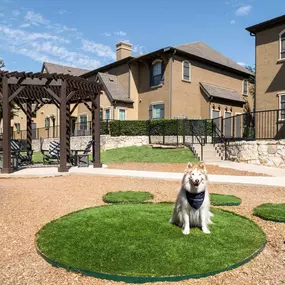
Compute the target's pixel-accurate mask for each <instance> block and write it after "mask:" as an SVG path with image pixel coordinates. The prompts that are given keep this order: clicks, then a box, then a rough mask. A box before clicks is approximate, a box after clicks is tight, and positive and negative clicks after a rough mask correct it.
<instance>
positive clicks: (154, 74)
mask: <svg viewBox="0 0 285 285" xmlns="http://www.w3.org/2000/svg"><path fill="white" fill-rule="evenodd" d="M162 69H163V64H162V61H161V60H159V61H157V60H156V61H154V62H153V63H152V67H151V84H150V85H151V86H157V85H160V84H162V83H163V71H162Z"/></svg>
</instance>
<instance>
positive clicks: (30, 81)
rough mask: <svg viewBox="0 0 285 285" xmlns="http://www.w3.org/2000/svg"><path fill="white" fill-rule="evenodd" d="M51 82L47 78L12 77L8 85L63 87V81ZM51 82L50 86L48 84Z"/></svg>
mask: <svg viewBox="0 0 285 285" xmlns="http://www.w3.org/2000/svg"><path fill="white" fill-rule="evenodd" d="M49 81H50V80H49V79H47V78H42V79H40V78H30V77H27V78H24V79H23V78H22V77H20V78H17V77H10V78H8V84H9V85H14V84H15V85H19V84H21V85H32V86H58V87H60V86H61V79H59V80H54V79H53V80H52V81H51V82H49ZM48 82H49V84H47V83H48Z"/></svg>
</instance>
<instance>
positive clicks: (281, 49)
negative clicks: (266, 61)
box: [279, 30, 285, 59]
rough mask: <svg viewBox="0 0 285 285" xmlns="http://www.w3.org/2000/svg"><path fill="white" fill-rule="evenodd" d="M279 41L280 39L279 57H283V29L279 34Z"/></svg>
mask: <svg viewBox="0 0 285 285" xmlns="http://www.w3.org/2000/svg"><path fill="white" fill-rule="evenodd" d="M279 41H280V58H279V59H283V58H285V30H283V31H282V32H281V33H280V34H279Z"/></svg>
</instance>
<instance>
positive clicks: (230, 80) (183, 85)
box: [172, 56, 250, 119]
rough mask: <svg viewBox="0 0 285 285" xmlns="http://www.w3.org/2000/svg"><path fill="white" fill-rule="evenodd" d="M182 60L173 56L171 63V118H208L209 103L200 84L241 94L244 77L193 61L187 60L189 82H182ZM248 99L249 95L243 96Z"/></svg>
mask: <svg viewBox="0 0 285 285" xmlns="http://www.w3.org/2000/svg"><path fill="white" fill-rule="evenodd" d="M183 60H185V58H182V57H179V56H175V58H174V62H173V84H172V85H173V91H172V102H173V106H172V110H173V111H172V117H175V116H181V115H184V116H187V117H188V118H203V119H206V118H209V102H208V100H207V99H206V96H204V95H203V94H202V91H201V88H200V82H206V83H210V84H214V85H218V86H221V87H225V88H230V89H234V90H236V91H237V92H238V93H239V94H242V81H243V79H246V78H245V77H243V76H239V75H236V74H234V73H230V72H229V71H225V70H222V69H220V68H216V67H212V66H209V65H206V64H204V63H200V62H198V61H195V60H188V61H189V62H190V63H191V82H185V81H183V80H182V61H183ZM249 97H250V95H249V96H244V98H249ZM249 100H250V99H249ZM229 105H234V103H229Z"/></svg>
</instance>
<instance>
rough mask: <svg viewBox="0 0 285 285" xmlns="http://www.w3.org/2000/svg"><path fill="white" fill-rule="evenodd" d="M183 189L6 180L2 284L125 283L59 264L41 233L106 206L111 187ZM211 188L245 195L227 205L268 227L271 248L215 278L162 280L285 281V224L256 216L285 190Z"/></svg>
mask: <svg viewBox="0 0 285 285" xmlns="http://www.w3.org/2000/svg"><path fill="white" fill-rule="evenodd" d="M178 188H179V182H170V181H157V180H146V179H128V178H115V177H108V178H107V177H103V178H102V177H94V176H75V175H74V176H68V177H54V178H44V179H43V178H41V179H39V178H36V179H28V178H27V179H0V226H1V227H0V228H1V230H0V237H1V238H0V284H1V285H7V284H21V285H26V284H27V285H51V284H52V285H56V284H60V285H65V284H66V285H67V284H68V285H70V284H86V285H87V284H88V285H89V284H90V285H93V284H94V285H95V284H96V285H103V284H124V283H117V282H112V281H107V280H100V279H95V278H90V277H84V276H81V275H78V274H74V273H69V272H67V271H65V270H64V269H58V268H53V267H52V266H51V265H50V264H48V263H47V262H45V261H44V260H43V259H42V258H41V257H40V256H39V255H38V254H37V253H36V252H35V246H34V237H35V233H36V232H37V231H38V230H39V229H40V228H41V227H42V226H43V225H44V224H46V223H47V222H49V221H50V220H52V219H56V218H59V217H60V216H62V215H64V214H67V213H69V212H72V211H75V210H78V209H81V208H85V207H90V206H95V205H101V204H103V202H102V196H103V195H104V194H105V193H106V192H109V191H119V190H138V191H149V192H152V193H153V194H154V196H155V201H174V200H175V198H176V193H177V189H178ZM210 192H212V193H213V192H214V193H225V194H233V195H236V196H238V197H240V198H242V204H241V206H239V207H227V209H229V210H233V211H235V212H237V213H239V214H241V215H246V216H248V217H250V218H252V219H253V220H254V221H256V222H257V223H258V224H259V225H260V226H261V227H262V229H263V230H264V231H265V232H266V234H267V238H268V243H267V245H266V248H265V250H264V251H263V252H262V253H261V254H260V255H259V256H258V257H257V258H255V259H254V260H252V261H251V262H249V263H247V264H246V265H244V266H242V267H239V268H237V269H235V270H232V271H228V272H224V273H221V274H218V275H216V276H213V277H209V278H204V279H200V280H193V279H190V280H186V281H183V282H177V283H156V284H161V285H162V284H164V285H165V284H182V285H183V284H188V285H190V284H191V285H192V284H194V285H195V284H200V285H201V284H203V285H220V284H223V285H244V284H256V285H257V284H259V285H260V284H268V285H271V284H274V285H279V284H280V285H281V284H284V282H285V276H284V272H285V266H284V260H285V251H284V241H285V224H281V223H280V224H279V223H273V222H270V221H263V220H261V219H259V218H257V217H253V216H252V209H253V208H254V207H255V206H257V205H259V204H261V203H264V202H283V203H284V202H285V188H277V187H274V188H266V187H246V186H238V185H230V186H227V185H210ZM241 230H242V229H241ZM233 242H234V241H233ZM189 262H192V261H189ZM152 284H153V283H152Z"/></svg>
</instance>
